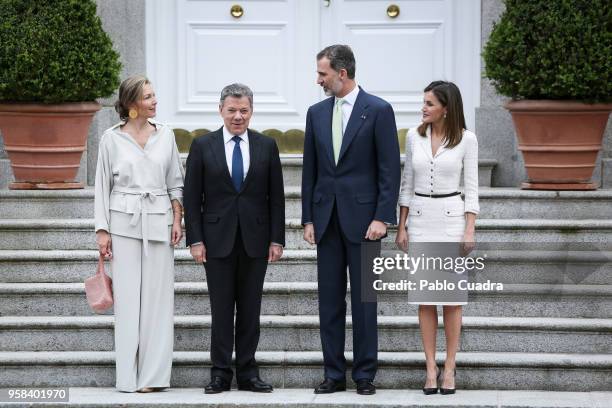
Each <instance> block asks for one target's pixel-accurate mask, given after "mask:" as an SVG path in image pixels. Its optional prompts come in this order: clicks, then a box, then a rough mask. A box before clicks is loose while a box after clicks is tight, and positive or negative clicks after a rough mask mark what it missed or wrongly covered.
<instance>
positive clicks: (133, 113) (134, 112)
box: [128, 109, 138, 119]
mask: <svg viewBox="0 0 612 408" xmlns="http://www.w3.org/2000/svg"><path fill="white" fill-rule="evenodd" d="M128 115H129V117H130V119H136V118H137V117H138V111H137V110H136V109H130V111H129V112H128Z"/></svg>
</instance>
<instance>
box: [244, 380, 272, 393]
mask: <svg viewBox="0 0 612 408" xmlns="http://www.w3.org/2000/svg"><path fill="white" fill-rule="evenodd" d="M238 389H239V390H241V391H253V392H272V391H273V388H272V386H271V385H270V384H268V383H266V382H264V381H262V379H261V378H259V377H253V378H250V379H248V380H246V381H240V382H238Z"/></svg>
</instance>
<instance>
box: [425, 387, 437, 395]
mask: <svg viewBox="0 0 612 408" xmlns="http://www.w3.org/2000/svg"><path fill="white" fill-rule="evenodd" d="M437 393H438V389H437V388H423V394H425V395H433V394H437Z"/></svg>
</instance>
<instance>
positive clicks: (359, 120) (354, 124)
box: [330, 88, 369, 163]
mask: <svg viewBox="0 0 612 408" xmlns="http://www.w3.org/2000/svg"><path fill="white" fill-rule="evenodd" d="M366 96H367V94H366V93H365V91H364V90H363V89H361V88H359V93H358V94H357V99H356V100H355V106H353V111H352V112H351V117H350V118H349V121H348V124H347V125H346V130H345V131H344V136H343V137H342V147H341V148H340V154H339V155H338V163H340V160H342V156H343V155H344V154H345V153H346V151H347V150H348V148H349V146H350V145H351V142H352V141H353V139H354V138H355V135H356V134H357V132H359V129H360V128H361V125H363V122H365V120H366V118H367V117H368V106H369V105H368V104H367V101H366ZM330 128H331V126H330Z"/></svg>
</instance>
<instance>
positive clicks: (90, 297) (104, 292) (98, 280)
mask: <svg viewBox="0 0 612 408" xmlns="http://www.w3.org/2000/svg"><path fill="white" fill-rule="evenodd" d="M112 283H113V281H112V280H111V278H110V277H109V276H108V275H107V274H106V273H105V272H104V257H103V256H102V255H100V257H99V258H98V270H97V271H96V274H95V275H94V276H91V277H89V278H87V279H85V294H86V295H87V303H89V306H90V307H91V308H92V309H93V311H94V312H96V313H104V312H106V311H107V310H108V309H110V308H111V307H112V306H113V285H112Z"/></svg>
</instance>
